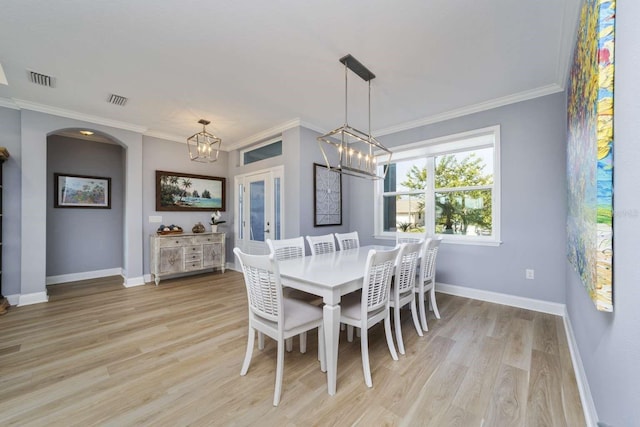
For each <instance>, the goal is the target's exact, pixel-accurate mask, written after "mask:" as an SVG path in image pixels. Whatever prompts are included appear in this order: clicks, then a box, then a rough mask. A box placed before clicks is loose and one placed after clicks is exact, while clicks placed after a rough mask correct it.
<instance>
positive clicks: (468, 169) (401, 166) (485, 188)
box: [375, 126, 500, 244]
mask: <svg viewBox="0 0 640 427" xmlns="http://www.w3.org/2000/svg"><path fill="white" fill-rule="evenodd" d="M499 141H500V128H499V126H494V127H490V128H485V129H479V130H475V131H471V132H465V133H461V134H456V135H451V136H448V137H444V138H437V139H434V140H428V141H422V142H419V143H414V144H409V145H404V146H399V147H395V148H394V149H393V157H392V162H393V163H391V164H390V165H389V166H388V170H387V174H386V177H385V179H384V180H379V181H377V184H376V186H377V188H376V209H375V215H376V235H378V236H381V237H384V236H388V237H393V236H395V232H396V231H404V232H406V231H409V232H411V231H415V232H427V233H428V234H438V235H442V236H443V237H444V238H445V239H446V240H448V241H459V242H465V243H479V244H499V242H500V227H499V226H500V221H499V218H500V215H499V213H500V212H499V206H500V203H499V197H500V191H499V190H500V180H499V176H500V173H499V169H500V161H499V152H500V149H499V147H500V144H499ZM381 167H383V166H381Z"/></svg>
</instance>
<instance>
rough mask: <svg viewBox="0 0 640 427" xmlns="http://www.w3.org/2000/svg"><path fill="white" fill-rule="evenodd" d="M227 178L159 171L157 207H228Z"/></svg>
mask: <svg viewBox="0 0 640 427" xmlns="http://www.w3.org/2000/svg"><path fill="white" fill-rule="evenodd" d="M225 183H226V179H225V178H222V177H217V176H207V175H193V174H189V173H180V172H166V171H156V210H157V211H213V210H216V211H224V210H225V186H226V185H225Z"/></svg>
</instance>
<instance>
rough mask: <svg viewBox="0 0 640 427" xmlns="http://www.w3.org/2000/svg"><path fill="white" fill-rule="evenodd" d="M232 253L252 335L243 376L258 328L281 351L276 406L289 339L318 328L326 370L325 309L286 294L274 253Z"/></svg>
mask: <svg viewBox="0 0 640 427" xmlns="http://www.w3.org/2000/svg"><path fill="white" fill-rule="evenodd" d="M233 252H234V253H235V254H236V256H237V257H238V259H239V260H240V266H241V268H242V272H243V274H244V281H245V285H246V288H247V300H248V303H249V337H248V340H247V351H246V354H245V357H244V362H243V363H242V369H241V371H240V375H242V376H244V375H246V374H247V371H248V370H249V365H250V364H251V357H252V355H253V344H254V341H255V333H256V331H259V332H261V333H263V334H265V335H267V336H269V337H271V338H273V339H274V340H276V341H277V345H278V351H277V362H276V385H275V391H274V394H273V406H278V403H279V402H280V395H281V392H282V376H283V370H284V344H285V340H286V339H288V338H291V337H293V336H295V335H298V334H301V333H303V332H307V331H309V330H312V329H315V328H318V359H319V360H320V369H321V370H322V372H326V359H325V349H324V329H323V326H322V325H323V322H322V309H321V308H319V307H316V306H314V305H311V304H308V303H306V302H304V301H300V300H296V299H291V298H285V297H284V296H283V294H282V284H281V281H280V272H279V270H278V263H277V262H276V261H275V259H274V257H273V255H249V254H245V253H243V252H242V251H241V250H240V249H239V248H234V249H233Z"/></svg>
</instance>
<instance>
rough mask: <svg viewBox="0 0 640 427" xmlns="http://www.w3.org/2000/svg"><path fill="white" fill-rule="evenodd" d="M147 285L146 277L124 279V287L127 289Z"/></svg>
mask: <svg viewBox="0 0 640 427" xmlns="http://www.w3.org/2000/svg"><path fill="white" fill-rule="evenodd" d="M145 283H146V281H145V277H144V276H138V277H127V278H125V279H124V283H123V285H124V287H125V288H132V287H134V286H142V285H144V284H145Z"/></svg>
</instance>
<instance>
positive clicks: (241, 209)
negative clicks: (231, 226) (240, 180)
mask: <svg viewBox="0 0 640 427" xmlns="http://www.w3.org/2000/svg"><path fill="white" fill-rule="evenodd" d="M238 212H240V215H239V217H240V218H239V219H240V220H239V221H238V224H237V228H238V229H237V233H238V239H244V226H243V224H244V221H243V218H244V185H242V184H240V185H239V186H238Z"/></svg>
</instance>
